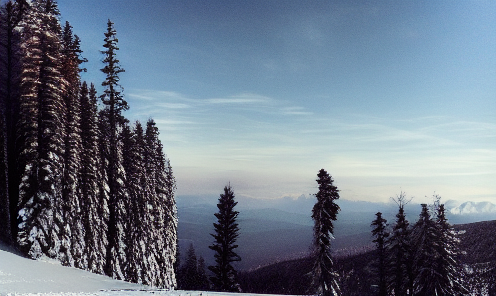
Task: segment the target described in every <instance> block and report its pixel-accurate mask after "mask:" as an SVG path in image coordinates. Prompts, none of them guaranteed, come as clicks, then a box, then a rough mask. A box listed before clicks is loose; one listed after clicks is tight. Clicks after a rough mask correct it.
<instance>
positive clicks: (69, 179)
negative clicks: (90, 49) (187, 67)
mask: <svg viewBox="0 0 496 296" xmlns="http://www.w3.org/2000/svg"><path fill="white" fill-rule="evenodd" d="M1 9H2V10H1V14H0V15H1V23H0V25H1V27H0V38H1V43H2V46H1V48H0V50H1V61H0V67H1V68H0V73H1V81H0V83H1V84H0V95H1V96H0V147H1V149H0V183H1V186H0V217H1V218H0V219H1V220H0V221H1V222H0V224H1V228H0V238H1V240H2V241H5V242H8V243H9V244H12V245H15V246H17V247H18V249H19V250H20V251H21V252H22V253H23V254H25V255H26V256H28V257H30V258H33V259H36V258H39V257H41V256H47V257H50V258H54V259H57V260H59V261H60V262H62V264H63V265H66V266H73V267H77V268H81V269H85V270H89V271H91V272H94V273H99V274H105V275H107V276H110V277H113V278H116V279H122V280H126V281H130V282H135V283H143V284H147V285H151V286H156V287H164V288H171V287H174V286H175V285H176V279H175V276H174V272H173V266H174V262H175V257H176V228H177V214H176V212H177V210H176V205H175V199H174V192H175V186H176V185H175V180H174V175H173V173H172V169H171V166H170V164H169V160H168V159H167V157H166V156H165V154H164V152H163V147H162V144H161V142H160V140H159V138H158V136H159V130H158V128H157V126H156V124H155V122H154V121H153V119H150V120H149V121H148V122H146V123H145V124H142V123H140V122H135V123H130V122H129V120H128V119H127V118H126V117H125V116H124V114H123V111H125V110H127V109H128V108H129V107H128V104H127V102H126V100H125V98H124V96H123V93H122V87H121V86H120V85H119V73H121V72H124V69H123V68H122V67H121V65H120V62H119V60H118V49H119V48H118V39H117V33H116V31H115V29H114V25H113V23H112V22H111V21H110V20H109V21H108V24H107V29H106V31H105V32H104V34H102V39H103V40H104V42H103V47H104V49H105V50H103V51H102V55H103V57H104V58H103V65H102V70H101V71H102V72H103V73H104V74H105V76H106V79H105V80H104V81H103V82H101V84H102V86H103V87H104V89H105V90H104V92H103V93H102V94H97V92H96V90H95V86H94V82H86V81H81V77H80V73H81V72H82V71H86V70H85V69H84V62H85V59H84V55H83V53H82V52H81V49H80V42H81V40H80V39H79V38H78V36H77V35H75V34H74V33H73V30H72V27H71V25H70V24H69V22H66V23H65V24H61V23H60V13H59V10H58V7H57V3H56V1H52V0H36V1H25V0H20V1H9V2H7V3H6V4H5V5H3V6H2V8H1ZM102 31H103V30H102ZM103 37H104V38H103ZM99 103H101V106H103V107H102V108H98V105H99Z"/></svg>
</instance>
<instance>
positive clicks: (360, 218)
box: [177, 195, 496, 270]
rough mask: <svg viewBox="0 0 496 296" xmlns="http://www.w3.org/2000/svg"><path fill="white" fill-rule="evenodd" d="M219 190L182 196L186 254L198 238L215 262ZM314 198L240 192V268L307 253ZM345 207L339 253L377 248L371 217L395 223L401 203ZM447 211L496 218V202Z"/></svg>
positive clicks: (200, 250) (455, 218)
mask: <svg viewBox="0 0 496 296" xmlns="http://www.w3.org/2000/svg"><path fill="white" fill-rule="evenodd" d="M217 200H218V196H178V197H177V206H178V215H179V226H178V238H179V246H180V251H181V254H186V250H187V248H188V247H189V245H190V244H193V246H194V247H195V250H196V252H197V255H198V256H200V255H201V256H202V257H204V259H205V261H206V263H207V265H209V264H213V263H214V262H213V252H212V251H211V250H210V249H209V248H208V246H209V245H210V244H212V242H213V238H212V237H211V235H210V233H213V223H214V222H216V218H215V216H214V214H215V213H216V212H217V207H216V203H217ZM314 203H315V198H314V197H313V196H312V197H307V196H304V195H302V196H300V197H299V198H296V199H293V198H290V197H287V198H280V199H269V200H259V199H251V198H244V197H242V198H240V199H239V200H238V205H237V206H236V208H235V209H236V210H237V211H239V212H240V214H239V216H238V223H239V228H240V235H239V238H238V241H237V244H238V245H239V248H237V249H236V250H237V252H238V254H239V255H240V256H241V258H242V261H241V262H239V263H237V266H236V267H237V268H238V269H240V270H249V269H253V268H257V267H260V266H265V265H268V264H271V263H275V262H281V261H285V260H289V259H295V258H300V257H303V256H305V255H307V254H308V253H309V251H310V247H311V243H312V230H313V221H312V219H311V213H312V208H313V205H314ZM337 203H338V205H339V206H340V208H341V210H340V212H339V214H338V220H337V221H336V222H335V233H334V236H335V239H334V241H333V244H332V245H333V248H334V251H335V253H336V255H337V256H339V255H350V254H355V253H360V252H363V251H366V250H369V249H371V248H373V244H372V236H371V228H370V223H371V222H372V220H373V219H374V218H375V213H377V212H382V213H383V217H384V218H385V219H387V220H388V223H389V224H393V223H394V220H395V215H396V213H397V211H398V207H397V205H396V204H395V203H393V202H390V203H379V202H368V201H349V200H344V199H340V200H338V201H337ZM445 206H446V209H447V217H448V219H449V221H450V223H452V224H464V223H472V222H478V221H487V220H496V205H495V204H493V203H491V202H456V201H447V202H445ZM420 208H421V207H420V205H419V204H415V203H413V202H410V203H408V204H407V205H406V206H405V212H406V215H407V219H408V220H409V221H410V224H413V223H414V222H415V221H416V220H417V217H418V215H419V213H420Z"/></svg>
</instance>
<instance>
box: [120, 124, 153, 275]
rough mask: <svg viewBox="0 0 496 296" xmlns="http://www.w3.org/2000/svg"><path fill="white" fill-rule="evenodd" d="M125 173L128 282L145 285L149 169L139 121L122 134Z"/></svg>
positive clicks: (127, 127) (125, 129)
mask: <svg viewBox="0 0 496 296" xmlns="http://www.w3.org/2000/svg"><path fill="white" fill-rule="evenodd" d="M122 137H123V143H124V145H123V155H124V162H123V165H124V170H125V171H126V177H127V178H126V181H127V183H126V188H127V190H128V192H129V202H128V203H127V212H128V215H127V217H128V219H127V224H126V245H127V246H128V248H127V249H126V260H127V265H126V272H125V276H126V280H127V281H130V282H134V283H142V282H143V280H142V275H143V272H145V270H144V269H146V265H143V264H142V262H145V261H146V258H145V256H144V253H145V250H146V243H145V241H144V237H145V235H146V233H147V232H148V231H149V229H148V228H147V225H146V224H145V221H144V220H143V219H144V218H145V216H146V215H145V212H146V211H147V205H146V200H147V198H148V195H149V194H148V192H147V190H148V189H149V188H147V187H146V181H147V178H146V167H145V162H144V148H145V144H144V135H143V127H142V126H141V123H139V122H136V124H135V127H134V131H131V129H130V128H129V126H127V125H126V126H125V127H124V130H123V132H122Z"/></svg>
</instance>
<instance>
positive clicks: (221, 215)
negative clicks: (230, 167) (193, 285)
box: [208, 185, 241, 292]
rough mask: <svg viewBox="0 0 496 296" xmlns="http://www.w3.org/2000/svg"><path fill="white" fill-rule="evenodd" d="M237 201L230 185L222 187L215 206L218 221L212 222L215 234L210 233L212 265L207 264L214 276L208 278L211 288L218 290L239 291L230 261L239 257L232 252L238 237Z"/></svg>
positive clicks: (238, 259)
mask: <svg viewBox="0 0 496 296" xmlns="http://www.w3.org/2000/svg"><path fill="white" fill-rule="evenodd" d="M237 204H238V203H237V202H235V201H234V192H233V191H232V188H231V185H228V186H225V187H224V194H221V195H220V197H219V203H218V204H217V208H218V209H219V212H218V213H216V214H215V217H217V219H218V221H217V223H214V228H215V234H211V235H212V236H213V237H214V238H215V242H214V243H213V245H211V246H209V248H210V249H212V250H214V251H215V263H216V265H214V266H209V267H208V269H210V270H211V271H212V272H213V273H214V276H213V277H211V278H210V280H211V281H212V285H213V289H214V290H215V291H219V292H238V291H240V288H239V284H238V281H237V273H236V270H235V269H234V267H233V266H232V264H231V263H233V262H235V261H240V260H241V258H240V257H239V256H238V254H236V253H235V252H234V249H235V248H237V247H238V245H236V244H235V242H236V239H237V238H238V235H239V234H238V231H239V227H238V223H236V218H237V217H238V214H239V212H237V211H235V210H234V207H235V206H236V205H237Z"/></svg>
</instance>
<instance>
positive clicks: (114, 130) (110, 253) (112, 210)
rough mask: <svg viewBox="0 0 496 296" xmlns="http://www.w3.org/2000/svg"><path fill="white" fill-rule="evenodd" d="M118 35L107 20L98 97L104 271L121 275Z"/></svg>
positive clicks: (122, 192) (122, 212)
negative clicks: (102, 127) (103, 164)
mask: <svg viewBox="0 0 496 296" xmlns="http://www.w3.org/2000/svg"><path fill="white" fill-rule="evenodd" d="M117 43H118V39H117V37H116V31H115V29H114V24H113V23H112V22H111V21H110V20H109V21H108V22H107V32H106V33H105V39H104V45H103V47H105V50H104V51H102V53H103V54H104V55H105V58H104V60H103V63H104V64H105V67H103V68H102V69H101V71H102V72H103V73H104V74H105V75H106V78H105V81H104V82H103V83H102V86H104V87H105V90H104V93H103V95H102V96H101V97H100V98H101V100H102V102H103V104H104V105H105V112H104V113H103V114H104V116H105V117H106V118H105V119H106V120H107V121H108V130H107V132H108V145H109V147H108V159H107V161H108V167H107V177H108V187H109V204H108V207H109V221H108V235H107V239H108V245H107V250H106V262H105V269H104V271H105V274H106V275H108V276H111V277H114V278H118V279H122V278H123V268H124V266H125V251H124V247H125V244H124V242H123V239H124V223H125V218H126V217H125V205H124V203H125V200H126V191H125V190H124V187H123V184H125V175H124V170H123V168H122V150H121V146H122V141H121V139H120V137H119V131H120V129H122V127H123V125H124V124H125V123H126V119H125V118H124V116H123V115H122V111H125V110H127V109H129V106H128V104H127V102H126V101H125V100H124V97H123V96H122V87H121V86H120V85H119V74H120V73H122V72H124V69H122V68H121V66H120V62H119V60H118V59H117V57H116V53H117V50H119V48H118V47H117Z"/></svg>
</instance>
